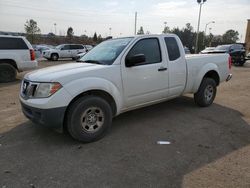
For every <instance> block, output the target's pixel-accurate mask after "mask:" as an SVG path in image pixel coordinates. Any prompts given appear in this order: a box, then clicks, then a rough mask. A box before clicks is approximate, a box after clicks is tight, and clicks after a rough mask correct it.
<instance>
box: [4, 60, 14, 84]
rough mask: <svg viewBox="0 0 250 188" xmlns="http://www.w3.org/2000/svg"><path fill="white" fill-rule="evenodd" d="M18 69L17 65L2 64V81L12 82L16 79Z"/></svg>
mask: <svg viewBox="0 0 250 188" xmlns="http://www.w3.org/2000/svg"><path fill="white" fill-rule="evenodd" d="M16 75H17V71H16V69H15V67H13V66H12V65H10V64H8V63H1V64H0V82H2V83H6V82H12V81H15V80H16Z"/></svg>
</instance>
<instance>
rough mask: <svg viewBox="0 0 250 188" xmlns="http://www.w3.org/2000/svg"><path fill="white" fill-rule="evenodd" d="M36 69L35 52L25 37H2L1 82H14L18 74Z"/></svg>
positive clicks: (0, 50)
mask: <svg viewBox="0 0 250 188" xmlns="http://www.w3.org/2000/svg"><path fill="white" fill-rule="evenodd" d="M36 67H37V61H36V60H35V51H34V50H33V48H32V46H31V44H30V43H29V41H28V40H27V39H26V38H25V37H21V36H9V35H0V82H10V81H14V80H15V79H16V74H17V72H22V71H25V70H30V69H34V68H36Z"/></svg>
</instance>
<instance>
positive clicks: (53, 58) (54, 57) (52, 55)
mask: <svg viewBox="0 0 250 188" xmlns="http://www.w3.org/2000/svg"><path fill="white" fill-rule="evenodd" d="M58 58H59V56H58V54H51V57H50V59H51V60H52V61H57V60H58Z"/></svg>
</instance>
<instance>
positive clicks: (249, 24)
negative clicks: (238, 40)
mask: <svg viewBox="0 0 250 188" xmlns="http://www.w3.org/2000/svg"><path fill="white" fill-rule="evenodd" d="M245 43H246V51H247V53H248V52H250V19H248V20H247V32H246V39H245Z"/></svg>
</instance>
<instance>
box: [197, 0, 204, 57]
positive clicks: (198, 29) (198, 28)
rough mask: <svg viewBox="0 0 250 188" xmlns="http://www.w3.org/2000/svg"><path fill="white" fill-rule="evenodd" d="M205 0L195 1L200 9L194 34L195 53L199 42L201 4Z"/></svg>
mask: <svg viewBox="0 0 250 188" xmlns="http://www.w3.org/2000/svg"><path fill="white" fill-rule="evenodd" d="M206 1H207V0H197V3H198V4H199V5H200V11H199V18H198V27H197V34H196V45H195V53H196V54H197V53H198V44H199V32H200V20H201V8H202V5H203V4H204V3H205V2H206Z"/></svg>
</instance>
